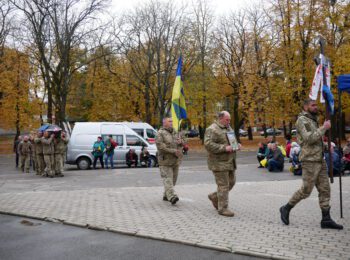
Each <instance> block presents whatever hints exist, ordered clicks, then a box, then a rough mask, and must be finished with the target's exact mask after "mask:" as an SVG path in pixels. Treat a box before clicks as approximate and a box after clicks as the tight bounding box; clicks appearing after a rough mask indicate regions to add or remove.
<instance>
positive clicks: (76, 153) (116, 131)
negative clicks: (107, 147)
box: [66, 122, 157, 170]
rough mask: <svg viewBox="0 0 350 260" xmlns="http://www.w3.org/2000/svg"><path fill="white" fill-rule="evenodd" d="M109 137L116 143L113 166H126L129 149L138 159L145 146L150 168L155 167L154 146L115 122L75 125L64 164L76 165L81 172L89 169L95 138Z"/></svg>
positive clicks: (155, 149)
mask: <svg viewBox="0 0 350 260" xmlns="http://www.w3.org/2000/svg"><path fill="white" fill-rule="evenodd" d="M109 135H112V136H113V139H114V140H115V141H116V142H117V143H118V146H117V147H116V148H115V150H114V157H113V161H114V163H115V164H119V165H120V164H121V165H126V160H125V155H126V153H127V152H128V151H129V150H130V149H131V148H132V149H135V151H136V153H137V155H138V156H139V158H140V152H141V149H142V147H143V146H145V147H147V149H148V151H149V153H150V154H151V159H152V167H154V166H156V165H157V147H156V145H155V144H150V143H149V142H147V141H146V140H145V139H144V138H142V136H139V135H138V134H137V133H136V132H135V131H133V130H132V129H131V128H129V127H128V126H127V125H125V124H124V123H115V122H88V123H75V125H74V128H73V131H72V135H71V137H70V140H69V143H68V150H67V160H66V163H67V164H76V165H77V166H78V168H79V169H82V170H86V169H89V168H90V166H91V164H92V162H93V159H94V157H93V156H92V154H91V152H92V146H93V144H94V143H95V142H96V140H97V137H98V136H101V137H102V139H103V140H104V141H105V140H106V139H108V136H109Z"/></svg>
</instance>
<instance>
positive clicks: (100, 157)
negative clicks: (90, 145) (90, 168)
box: [94, 155, 105, 169]
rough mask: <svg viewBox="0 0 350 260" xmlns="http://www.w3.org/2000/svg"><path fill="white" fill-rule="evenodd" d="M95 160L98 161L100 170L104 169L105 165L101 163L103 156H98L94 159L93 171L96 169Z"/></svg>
mask: <svg viewBox="0 0 350 260" xmlns="http://www.w3.org/2000/svg"><path fill="white" fill-rule="evenodd" d="M97 159H99V160H100V164H101V166H102V168H104V167H105V165H104V163H103V155H100V156H95V158H94V169H96V163H97Z"/></svg>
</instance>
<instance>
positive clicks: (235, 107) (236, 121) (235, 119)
mask: <svg viewBox="0 0 350 260" xmlns="http://www.w3.org/2000/svg"><path fill="white" fill-rule="evenodd" d="M238 106H239V99H238V97H237V96H236V95H235V96H234V98H233V127H234V131H235V134H236V138H237V141H238V142H239V141H240V138H239V126H240V125H239V123H240V120H239V113H238Z"/></svg>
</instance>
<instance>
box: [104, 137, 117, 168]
mask: <svg viewBox="0 0 350 260" xmlns="http://www.w3.org/2000/svg"><path fill="white" fill-rule="evenodd" d="M116 147H117V143H116V141H114V139H113V137H112V135H109V136H108V139H107V140H106V141H105V148H106V154H105V165H106V168H107V169H108V161H110V162H111V169H113V168H114V165H113V156H114V149H115V148H116Z"/></svg>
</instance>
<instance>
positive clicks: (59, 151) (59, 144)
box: [54, 133, 68, 177]
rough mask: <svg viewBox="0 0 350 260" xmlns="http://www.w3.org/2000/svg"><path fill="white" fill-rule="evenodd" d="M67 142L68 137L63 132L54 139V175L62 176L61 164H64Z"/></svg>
mask: <svg viewBox="0 0 350 260" xmlns="http://www.w3.org/2000/svg"><path fill="white" fill-rule="evenodd" d="M67 144H68V138H66V135H65V134H64V133H62V134H61V136H60V137H57V138H55V139H54V150H55V175H56V176H58V177H63V176H64V175H63V174H62V172H63V166H64V158H63V156H64V154H65V152H66V145H67Z"/></svg>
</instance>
